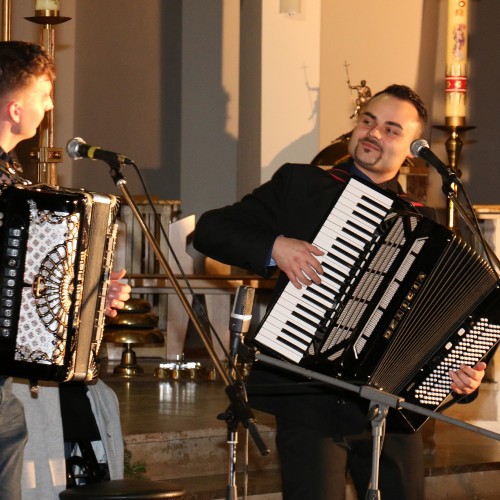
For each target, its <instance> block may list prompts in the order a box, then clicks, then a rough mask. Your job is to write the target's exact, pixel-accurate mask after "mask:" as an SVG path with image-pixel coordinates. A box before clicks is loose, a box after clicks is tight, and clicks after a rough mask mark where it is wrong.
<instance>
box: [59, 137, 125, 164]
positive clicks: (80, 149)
mask: <svg viewBox="0 0 500 500" xmlns="http://www.w3.org/2000/svg"><path fill="white" fill-rule="evenodd" d="M66 151H67V152H68V155H69V157H70V158H72V159H73V160H81V159H82V158H90V159H91V160H102V161H105V162H106V163H109V164H114V163H116V162H119V163H124V164H127V165H130V164H132V163H134V162H133V161H132V160H131V159H130V158H127V157H126V156H123V155H122V154H120V153H113V152H112V151H106V150H105V149H101V148H100V147H98V146H90V145H89V144H87V143H86V142H85V141H84V140H83V139H81V138H80V137H75V138H74V139H71V140H70V141H68V144H67V145H66Z"/></svg>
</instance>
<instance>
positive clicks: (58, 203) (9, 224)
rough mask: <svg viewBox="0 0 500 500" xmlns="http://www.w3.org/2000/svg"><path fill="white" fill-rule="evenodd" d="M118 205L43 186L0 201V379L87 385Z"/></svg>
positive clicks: (111, 199) (14, 189)
mask: <svg viewBox="0 0 500 500" xmlns="http://www.w3.org/2000/svg"><path fill="white" fill-rule="evenodd" d="M118 208H119V203H118V199H117V198H116V197H115V196H112V195H103V194H97V193H89V192H85V191H79V190H69V189H59V188H50V187H47V186H36V185H35V186H28V187H20V186H10V187H7V188H5V189H4V190H2V191H1V194H0V222H1V226H0V252H1V253H2V261H1V273H2V278H1V279H2V281H1V284H0V301H1V302H0V373H1V374H2V375H9V376H17V377H22V378H28V379H31V380H34V381H36V380H51V381H58V382H63V381H69V380H90V379H92V378H95V377H96V376H97V367H96V357H97V354H98V350H99V346H100V343H101V339H102V334H103V328H104V309H105V299H106V293H107V288H108V284H109V272H110V270H111V267H112V255H113V250H114V245H115V241H116V225H115V219H116V216H117V212H118Z"/></svg>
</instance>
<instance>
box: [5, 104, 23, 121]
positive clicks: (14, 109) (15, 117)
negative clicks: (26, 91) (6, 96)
mask: <svg viewBox="0 0 500 500" xmlns="http://www.w3.org/2000/svg"><path fill="white" fill-rule="evenodd" d="M22 110H23V107H22V105H21V103H20V102H19V101H10V102H8V103H7V114H8V117H9V118H10V120H12V121H13V122H14V123H19V122H20V121H21V115H22Z"/></svg>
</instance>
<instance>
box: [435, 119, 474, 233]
mask: <svg viewBox="0 0 500 500" xmlns="http://www.w3.org/2000/svg"><path fill="white" fill-rule="evenodd" d="M434 128H436V129H438V130H443V131H445V132H448V133H449V134H450V135H449V137H448V140H447V141H446V143H445V146H446V152H447V154H448V166H449V167H450V168H451V170H453V172H455V174H456V175H457V177H459V178H460V177H461V175H462V172H461V171H460V169H459V168H458V165H459V158H460V153H461V152H462V146H463V142H462V139H461V138H460V135H459V134H460V133H462V132H466V131H467V130H471V129H474V128H476V127H473V126H465V125H435V126H434ZM452 188H453V190H454V192H455V194H456V192H457V186H456V185H455V184H452ZM455 219H456V217H455V207H454V206H453V202H452V201H451V200H450V199H449V198H448V200H447V206H446V224H447V226H448V227H449V228H450V229H456V228H455V225H456V224H455Z"/></svg>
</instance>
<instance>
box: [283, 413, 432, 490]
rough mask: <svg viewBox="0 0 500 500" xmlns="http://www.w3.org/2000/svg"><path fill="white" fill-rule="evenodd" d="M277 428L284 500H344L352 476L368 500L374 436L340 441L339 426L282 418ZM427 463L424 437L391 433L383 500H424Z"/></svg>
mask: <svg viewBox="0 0 500 500" xmlns="http://www.w3.org/2000/svg"><path fill="white" fill-rule="evenodd" d="M344 416H345V415H344ZM276 424H277V435H276V444H277V448H278V454H279V457H280V462H281V474H282V487H283V499H284V500H305V499H307V500H337V499H339V500H340V499H344V498H345V491H346V474H347V473H350V475H351V478H352V480H353V482H354V485H355V488H356V491H357V495H358V499H359V500H364V499H365V498H366V492H367V490H368V488H369V486H370V484H369V483H370V477H371V467H372V437H371V433H370V432H366V433H363V434H360V435H357V436H344V437H343V438H341V439H339V436H338V425H337V426H336V428H337V431H336V432H335V433H333V432H332V433H329V432H327V431H326V429H324V428H323V429H321V428H316V427H313V426H310V425H306V424H304V423H303V422H302V421H300V420H298V419H289V418H286V417H285V418H284V417H277V418H276ZM332 428H333V427H332ZM332 434H334V435H333V436H332ZM423 460H424V453H423V443H422V438H421V435H420V433H414V434H396V433H389V432H388V433H386V435H385V439H384V443H383V447H382V455H381V461H380V472H379V490H380V495H381V498H382V500H422V499H423V498H424V462H423Z"/></svg>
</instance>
